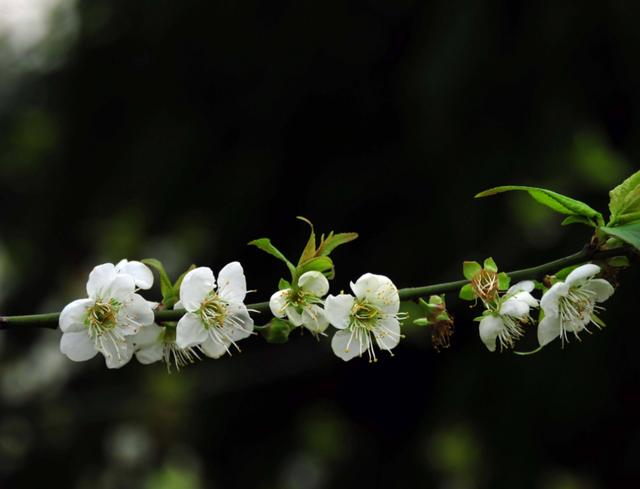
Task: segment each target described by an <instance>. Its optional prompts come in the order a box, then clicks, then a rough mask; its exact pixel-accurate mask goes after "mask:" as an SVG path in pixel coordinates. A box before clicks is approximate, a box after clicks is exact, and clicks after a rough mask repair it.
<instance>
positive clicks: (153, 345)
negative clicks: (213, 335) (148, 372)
mask: <svg viewBox="0 0 640 489" xmlns="http://www.w3.org/2000/svg"><path fill="white" fill-rule="evenodd" d="M131 341H132V343H133V345H134V348H135V355H136V359H137V360H138V361H139V362H140V363H142V364H143V365H149V364H152V363H155V362H159V361H163V362H164V363H165V364H166V366H167V370H169V371H171V366H172V365H174V366H175V368H176V370H178V371H179V370H180V369H181V368H182V367H185V366H187V365H189V364H191V363H194V362H195V361H196V360H199V359H200V356H199V352H201V350H200V349H199V347H198V346H197V345H196V346H193V347H189V348H185V349H182V348H179V347H178V345H177V344H176V328H175V327H172V326H158V325H157V324H152V325H150V326H145V327H144V328H141V329H140V331H139V332H138V334H136V335H135V336H134V337H133V338H132V340H131Z"/></svg>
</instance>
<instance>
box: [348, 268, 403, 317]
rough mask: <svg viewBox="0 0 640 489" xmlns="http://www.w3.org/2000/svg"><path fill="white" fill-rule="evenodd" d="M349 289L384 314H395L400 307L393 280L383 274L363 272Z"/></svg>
mask: <svg viewBox="0 0 640 489" xmlns="http://www.w3.org/2000/svg"><path fill="white" fill-rule="evenodd" d="M351 290H353V293H354V294H355V295H356V297H357V298H358V299H366V300H367V301H368V302H370V303H371V304H373V305H374V306H376V307H377V308H378V309H380V310H381V311H382V312H384V313H385V314H397V313H398V310H399V309H400V296H399V295H398V289H397V288H396V286H395V285H394V284H393V282H392V281H391V280H390V279H389V278H388V277H385V276H384V275H375V274H373V273H365V274H364V275H363V276H362V277H360V278H359V279H358V280H357V281H356V283H355V284H354V283H353V282H352V283H351Z"/></svg>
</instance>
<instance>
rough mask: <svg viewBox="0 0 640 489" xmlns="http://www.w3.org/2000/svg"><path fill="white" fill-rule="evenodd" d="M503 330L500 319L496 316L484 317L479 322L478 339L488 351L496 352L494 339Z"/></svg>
mask: <svg viewBox="0 0 640 489" xmlns="http://www.w3.org/2000/svg"><path fill="white" fill-rule="evenodd" d="M503 329H504V323H503V322H502V319H500V318H499V317H496V316H485V317H484V318H483V319H482V321H480V327H479V331H480V339H481V340H482V342H483V343H484V345H485V346H486V347H487V348H488V349H489V351H496V339H497V338H498V335H499V334H500V332H501V331H502V330H503Z"/></svg>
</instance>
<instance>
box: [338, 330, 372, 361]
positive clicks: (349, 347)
mask: <svg viewBox="0 0 640 489" xmlns="http://www.w3.org/2000/svg"><path fill="white" fill-rule="evenodd" d="M358 336H362V338H363V341H365V342H366V343H365V344H361V343H360V338H358ZM368 341H369V336H367V335H356V334H353V335H352V332H351V331H349V330H340V331H336V334H334V335H333V339H332V340H331V348H332V349H333V353H335V354H336V355H337V356H338V357H340V358H342V359H343V360H344V361H345V362H346V361H349V360H351V359H352V358H354V357H357V356H360V355H361V354H362V353H363V352H365V351H366V350H367V345H368Z"/></svg>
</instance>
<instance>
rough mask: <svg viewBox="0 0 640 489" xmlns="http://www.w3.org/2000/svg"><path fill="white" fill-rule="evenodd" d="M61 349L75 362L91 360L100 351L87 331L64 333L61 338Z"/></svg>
mask: <svg viewBox="0 0 640 489" xmlns="http://www.w3.org/2000/svg"><path fill="white" fill-rule="evenodd" d="M60 351H61V352H62V353H64V354H65V355H66V356H67V357H69V360H73V361H74V362H84V361H86V360H90V359H91V358H93V357H95V356H96V354H97V353H98V350H96V347H95V345H94V343H93V340H92V339H91V338H90V337H89V335H88V334H87V333H86V332H85V331H72V332H69V333H63V335H62V338H60Z"/></svg>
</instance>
